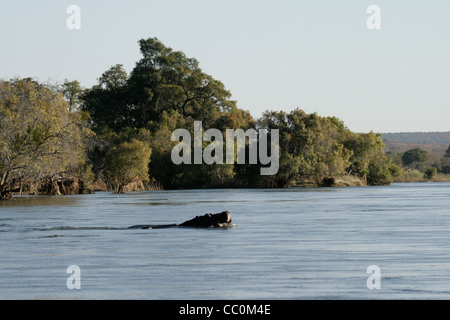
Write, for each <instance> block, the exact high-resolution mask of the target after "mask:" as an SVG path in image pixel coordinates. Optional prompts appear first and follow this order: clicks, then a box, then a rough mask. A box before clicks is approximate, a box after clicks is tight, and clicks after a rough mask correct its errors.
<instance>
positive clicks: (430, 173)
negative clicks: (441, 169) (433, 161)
mask: <svg viewBox="0 0 450 320" xmlns="http://www.w3.org/2000/svg"><path fill="white" fill-rule="evenodd" d="M437 171H438V170H437V168H434V167H429V168H427V169H426V170H425V172H424V178H425V179H427V180H431V179H433V178H434V177H435V176H436V174H437Z"/></svg>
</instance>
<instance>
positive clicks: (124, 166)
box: [105, 140, 151, 193]
mask: <svg viewBox="0 0 450 320" xmlns="http://www.w3.org/2000/svg"><path fill="white" fill-rule="evenodd" d="M150 154H151V149H150V146H148V145H147V144H145V143H144V142H142V141H139V140H132V141H131V142H127V141H126V142H123V143H121V144H120V145H119V146H117V147H113V148H112V149H111V150H109V151H108V152H107V153H106V156H105V169H106V181H107V184H108V186H110V189H112V190H113V191H114V192H116V193H123V192H124V188H125V186H126V185H128V184H129V183H131V182H134V181H136V180H138V179H139V180H141V181H148V180H149V176H148V163H149V161H150Z"/></svg>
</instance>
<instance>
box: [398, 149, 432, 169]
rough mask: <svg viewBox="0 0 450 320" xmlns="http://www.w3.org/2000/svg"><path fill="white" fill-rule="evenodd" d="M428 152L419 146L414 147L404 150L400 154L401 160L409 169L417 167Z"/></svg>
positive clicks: (426, 157) (427, 156) (424, 159)
mask: <svg viewBox="0 0 450 320" xmlns="http://www.w3.org/2000/svg"><path fill="white" fill-rule="evenodd" d="M429 156H430V154H429V153H428V151H426V150H422V149H420V148H414V149H411V150H409V151H406V152H405V153H404V154H403V156H402V162H403V165H404V166H407V167H410V168H411V169H419V168H420V166H421V164H422V163H423V162H425V161H426V160H427V159H428V158H429Z"/></svg>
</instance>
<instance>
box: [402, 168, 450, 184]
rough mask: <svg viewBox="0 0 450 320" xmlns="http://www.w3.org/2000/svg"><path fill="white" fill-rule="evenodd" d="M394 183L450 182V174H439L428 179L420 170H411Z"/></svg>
mask: <svg viewBox="0 0 450 320" xmlns="http://www.w3.org/2000/svg"><path fill="white" fill-rule="evenodd" d="M393 182H396V183H402V182H405V183H407V182H450V174H443V173H438V174H436V175H434V176H433V177H431V178H430V179H428V178H426V177H425V174H424V173H423V172H420V171H419V170H410V171H405V173H404V174H403V175H402V176H401V177H398V178H396V179H394V181H393Z"/></svg>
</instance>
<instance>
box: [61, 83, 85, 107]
mask: <svg viewBox="0 0 450 320" xmlns="http://www.w3.org/2000/svg"><path fill="white" fill-rule="evenodd" d="M62 93H63V96H64V98H66V99H67V101H68V102H69V111H70V112H72V111H73V110H75V109H76V108H77V107H78V105H79V103H80V102H81V99H80V98H81V95H82V93H83V89H82V88H81V86H80V82H78V81H77V80H74V81H69V80H67V79H66V80H65V81H64V83H63V85H62Z"/></svg>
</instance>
